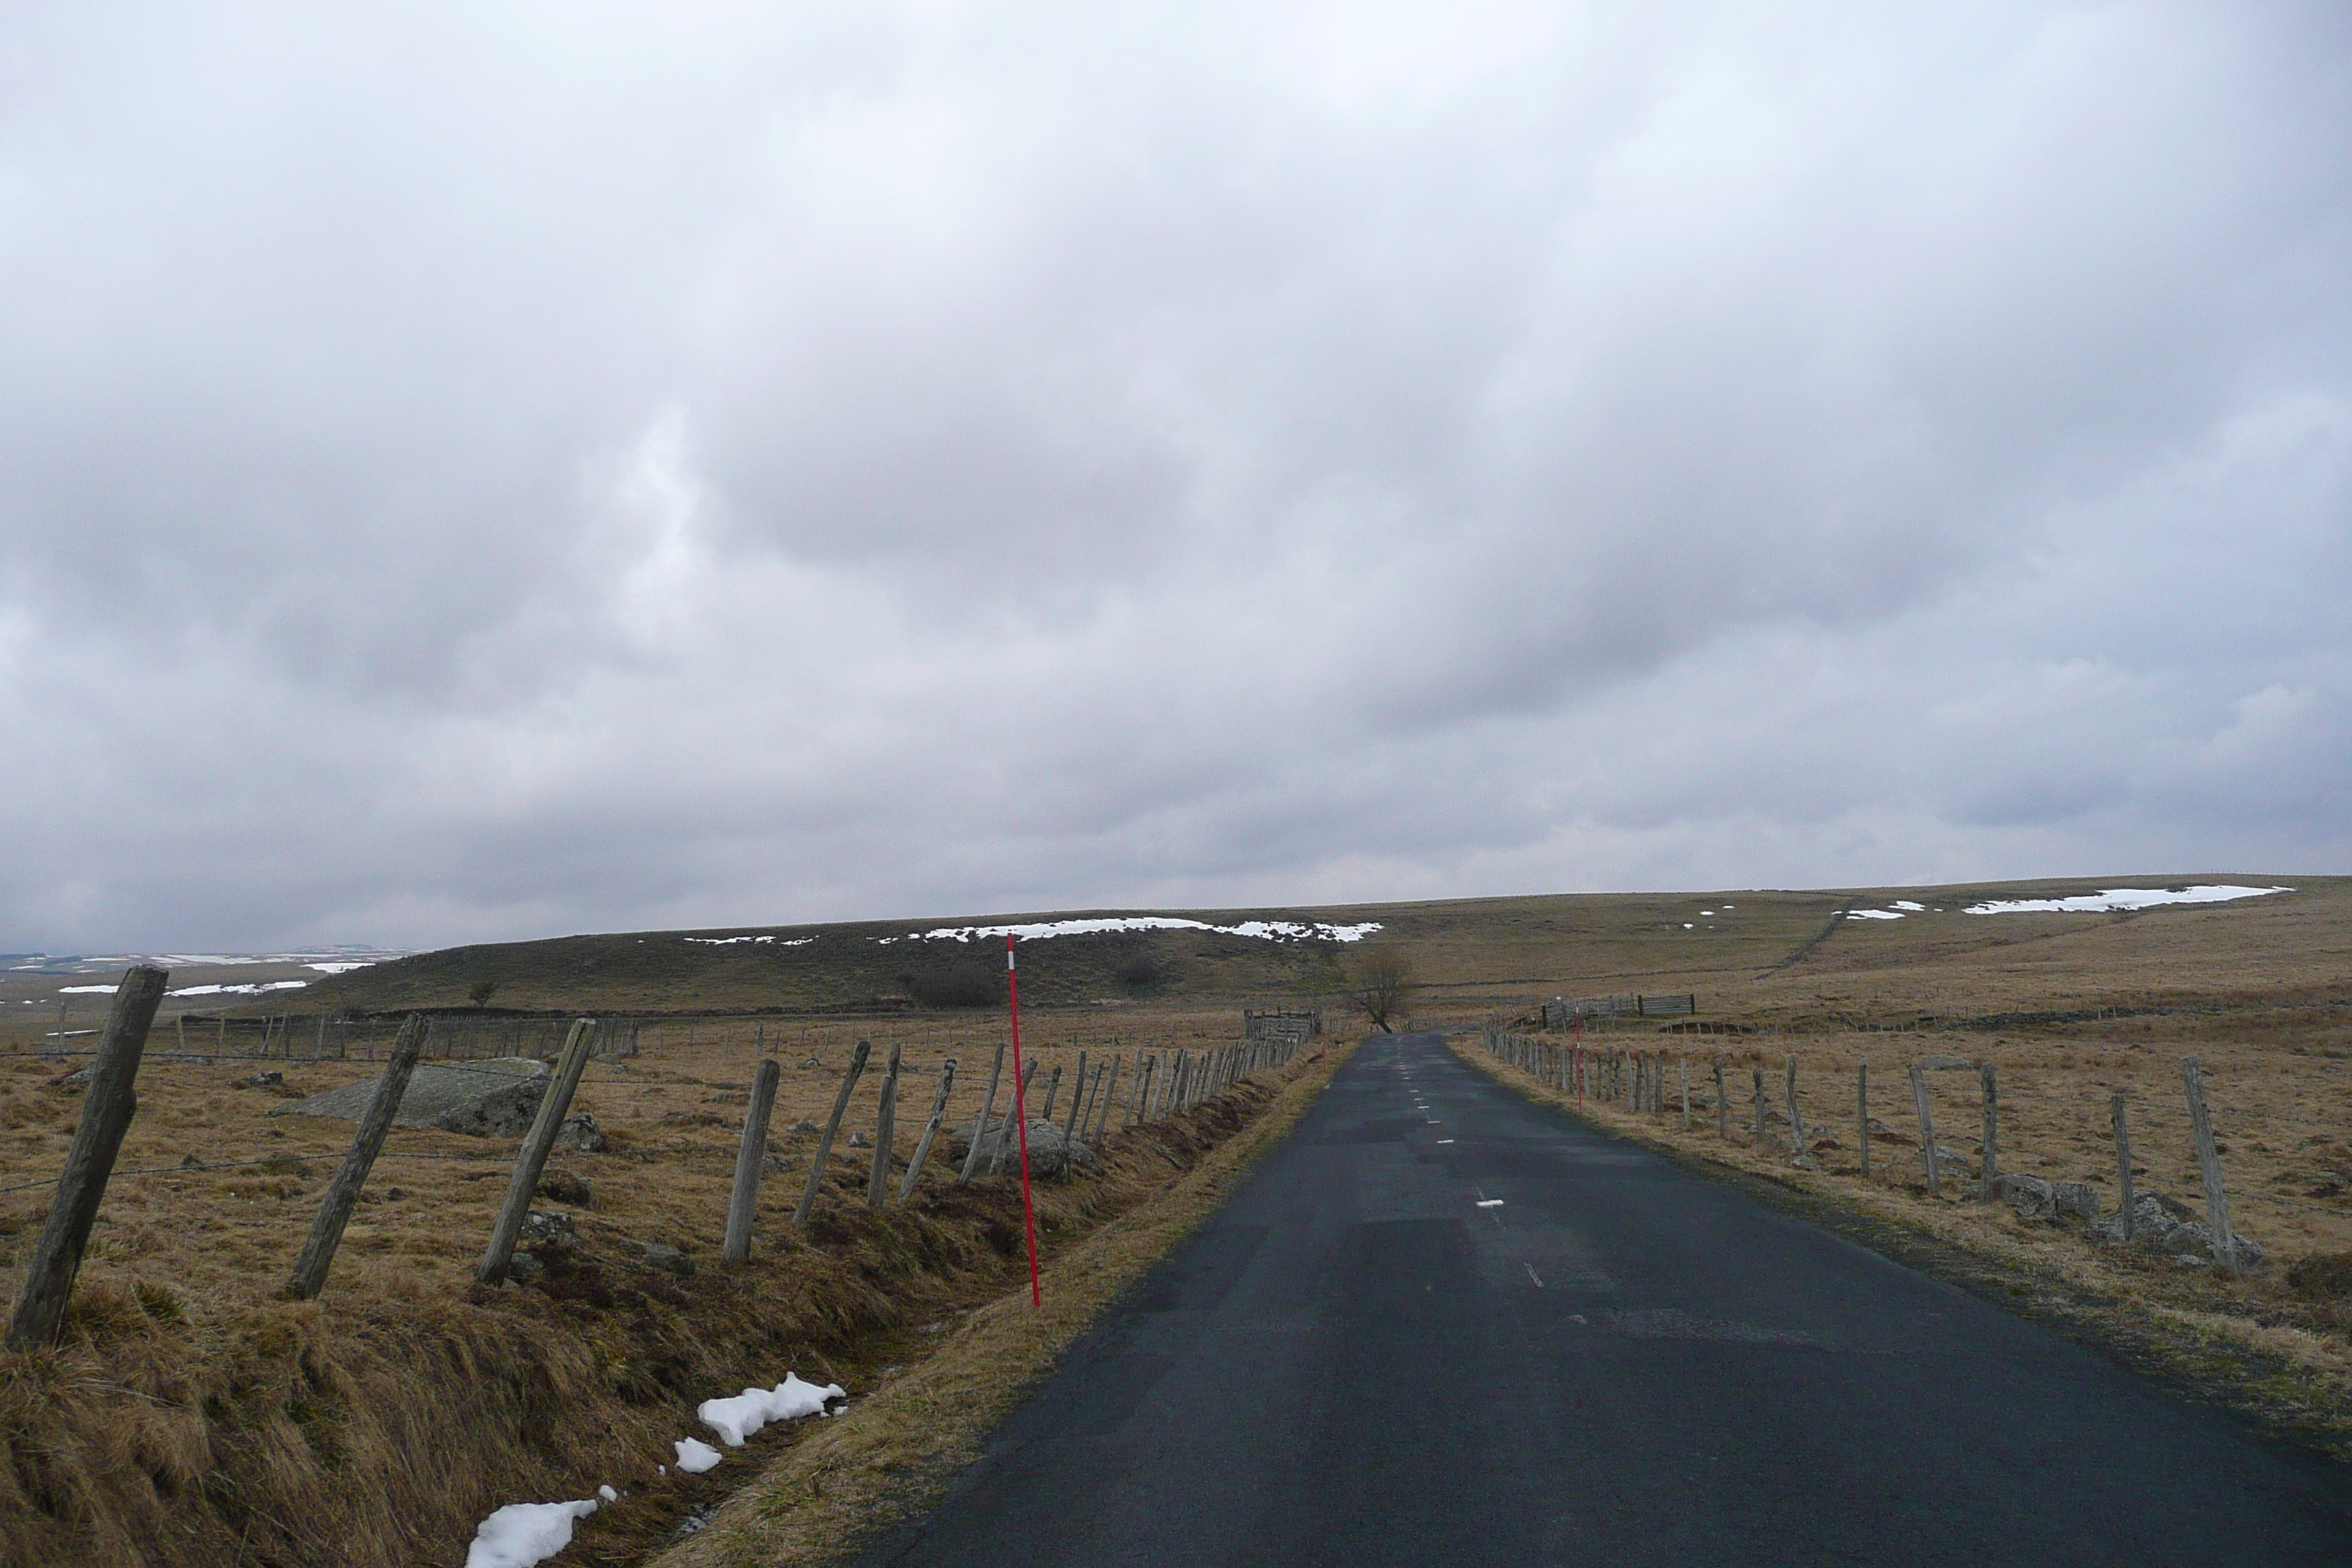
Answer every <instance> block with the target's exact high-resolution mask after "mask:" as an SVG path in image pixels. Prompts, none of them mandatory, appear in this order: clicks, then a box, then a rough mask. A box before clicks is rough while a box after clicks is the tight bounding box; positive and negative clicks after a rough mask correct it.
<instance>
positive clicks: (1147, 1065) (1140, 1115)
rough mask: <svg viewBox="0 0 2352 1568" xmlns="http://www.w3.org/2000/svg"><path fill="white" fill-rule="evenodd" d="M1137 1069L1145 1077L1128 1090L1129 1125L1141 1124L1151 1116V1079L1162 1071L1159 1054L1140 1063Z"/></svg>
mask: <svg viewBox="0 0 2352 1568" xmlns="http://www.w3.org/2000/svg"><path fill="white" fill-rule="evenodd" d="M1137 1070H1138V1071H1139V1072H1140V1073H1141V1074H1142V1075H1143V1079H1142V1081H1141V1082H1140V1083H1138V1084H1137V1085H1136V1086H1135V1087H1134V1088H1133V1089H1130V1090H1129V1091H1128V1096H1127V1101H1128V1104H1127V1124H1128V1125H1129V1127H1136V1126H1140V1125H1141V1124H1142V1123H1143V1122H1145V1121H1150V1118H1151V1080H1152V1079H1154V1078H1155V1077H1156V1076H1158V1074H1159V1071H1160V1058H1159V1056H1158V1054H1157V1053H1155V1054H1153V1055H1152V1056H1151V1057H1150V1058H1147V1059H1146V1060H1144V1061H1143V1062H1141V1063H1139V1064H1138V1066H1137Z"/></svg>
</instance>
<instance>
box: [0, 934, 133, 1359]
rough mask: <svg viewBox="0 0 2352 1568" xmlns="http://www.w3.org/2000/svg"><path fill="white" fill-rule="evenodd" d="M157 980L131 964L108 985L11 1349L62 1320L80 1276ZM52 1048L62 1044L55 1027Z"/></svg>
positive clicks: (127, 1112)
mask: <svg viewBox="0 0 2352 1568" xmlns="http://www.w3.org/2000/svg"><path fill="white" fill-rule="evenodd" d="M165 977H166V972H165V971H163V970H161V969H158V968H156V967H155V966H154V965H153V964H150V963H134V964H132V965H131V967H130V968H129V969H128V970H126V971H124V972H123V975H122V981H121V984H119V985H117V986H116V987H115V991H114V1005H113V1007H112V1009H111V1010H110V1012H109V1013H108V1014H107V1016H106V1032H105V1033H104V1034H103V1035H100V1037H99V1041H98V1056H97V1058H96V1059H95V1060H93V1061H92V1062H91V1063H90V1067H89V1088H88V1089H85V1090H84V1091H83V1094H82V1102H81V1117H80V1119H79V1121H76V1122H75V1123H74V1135H73V1142H72V1143H71V1144H70V1145H68V1148H67V1150H66V1163H65V1170H64V1172H63V1173H62V1174H60V1175H59V1176H58V1190H57V1195H56V1196H55V1197H53V1198H51V1199H50V1200H49V1217H48V1220H47V1223H46V1224H44V1225H43V1226H41V1239H40V1240H39V1241H38V1242H37V1243H35V1244H34V1247H33V1260H32V1262H31V1263H30V1264H29V1265H28V1266H27V1267H26V1269H25V1288H24V1289H23V1290H22V1291H20V1292H19V1293H18V1295H17V1297H16V1318H15V1319H14V1321H11V1322H10V1324H9V1326H8V1348H9V1349H11V1350H28V1349H30V1348H31V1347H33V1346H35V1345H44V1344H47V1343H48V1342H50V1341H51V1340H54V1339H56V1338H57V1337H58V1325H59V1324H60V1323H62V1322H64V1321H65V1315H66V1302H67V1300H68V1298H70V1297H71V1296H72V1294H73V1284H74V1276H75V1275H76V1274H79V1272H80V1271H81V1255H82V1249H83V1248H84V1247H88V1246H89V1228H90V1226H92V1225H94V1224H95V1223H97V1220H98V1205H99V1201H100V1199H102V1198H104V1197H105V1196H106V1179H107V1177H109V1176H110V1175H111V1174H113V1173H114V1157H115V1156H116V1155H117V1154H119V1153H121V1152H122V1135H123V1133H125V1132H126V1131H130V1128H131V1117H132V1116H133V1115H135V1114H137V1112H138V1110H139V1098H138V1095H137V1094H136V1092H135V1091H134V1084H135V1080H136V1079H138V1077H139V1058H140V1057H141V1055H142V1053H144V1052H145V1050H146V1049H147V1031H148V1029H149V1028H150V1027H151V1026H152V1025H153V1024H154V1022H155V1008H156V1006H157V1005H159V1004H161V1003H162V1001H163V985H164V981H165ZM64 1043H65V1037H64V1030H63V1029H62V1028H60V1029H59V1031H58V1045H59V1046H60V1047H62V1046H63V1045H64Z"/></svg>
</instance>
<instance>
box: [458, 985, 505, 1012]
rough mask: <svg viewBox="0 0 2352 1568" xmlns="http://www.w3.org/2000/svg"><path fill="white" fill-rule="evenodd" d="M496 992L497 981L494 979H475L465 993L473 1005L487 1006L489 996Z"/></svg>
mask: <svg viewBox="0 0 2352 1568" xmlns="http://www.w3.org/2000/svg"><path fill="white" fill-rule="evenodd" d="M466 994H467V996H469V997H471V998H472V999H473V1003H474V1005H475V1006H477V1007H487V1006H488V1005H490V998H491V997H493V996H495V995H497V994H499V983H498V982H497V981H495V980H477V981H475V982H474V984H473V987H472V989H470V990H468V991H467V993H466Z"/></svg>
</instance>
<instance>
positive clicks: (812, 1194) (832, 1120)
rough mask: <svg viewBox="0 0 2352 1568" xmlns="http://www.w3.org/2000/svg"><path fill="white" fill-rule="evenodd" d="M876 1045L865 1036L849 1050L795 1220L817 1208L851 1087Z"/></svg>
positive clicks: (804, 1218)
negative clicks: (818, 1195)
mask: <svg viewBox="0 0 2352 1568" xmlns="http://www.w3.org/2000/svg"><path fill="white" fill-rule="evenodd" d="M873 1051H874V1047H873V1046H872V1045H870V1044H869V1043H867V1042H866V1041H865V1040H860V1041H858V1042H857V1048H856V1049H855V1050H853V1051H851V1052H850V1053H849V1067H848V1068H847V1069H846V1070H845V1071H844V1072H843V1073H842V1075H841V1092H840V1093H838V1094H836V1095H835V1096H834V1097H833V1114H832V1115H831V1116H829V1117H827V1118H825V1122H824V1131H823V1132H822V1133H820V1134H819V1135H818V1137H817V1141H816V1158H815V1159H814V1160H812V1161H810V1162H809V1173H808V1185H806V1186H804V1187H803V1188H802V1189H801V1201H800V1202H799V1204H797V1205H794V1207H793V1224H794V1225H806V1224H808V1222H809V1215H811V1214H812V1213H814V1211H815V1209H816V1194H817V1189H818V1188H819V1187H821V1186H823V1185H824V1168H825V1166H826V1164H827V1163H830V1162H831V1160H832V1159H833V1139H834V1134H835V1133H837V1132H839V1131H841V1115H842V1112H844V1111H845V1110H848V1109H849V1091H850V1090H851V1089H856V1087H857V1079H858V1077H859V1075H860V1074H862V1073H864V1072H865V1070H866V1058H867V1057H868V1056H870V1055H872V1054H873Z"/></svg>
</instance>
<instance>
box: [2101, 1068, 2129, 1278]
mask: <svg viewBox="0 0 2352 1568" xmlns="http://www.w3.org/2000/svg"><path fill="white" fill-rule="evenodd" d="M2107 1114H2108V1116H2109V1117H2111V1118H2113V1119H2114V1121H2115V1124H2116V1197H2117V1198H2118V1199H2120V1200H2121V1206H2120V1207H2118V1208H2117V1209H2116V1222H2117V1227H2118V1228H2119V1229H2120V1230H2121V1231H2122V1232H2123V1236H2122V1239H2123V1240H2125V1241H2126V1242H2128V1241H2130V1240H2131V1238H2132V1152H2131V1124H2130V1122H2129V1121H2126V1120H2125V1115H2124V1091H2123V1090H2122V1089H2117V1090H2116V1091H2115V1093H2113V1094H2111V1095H2109V1096H2108V1097H2107Z"/></svg>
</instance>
